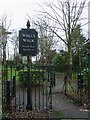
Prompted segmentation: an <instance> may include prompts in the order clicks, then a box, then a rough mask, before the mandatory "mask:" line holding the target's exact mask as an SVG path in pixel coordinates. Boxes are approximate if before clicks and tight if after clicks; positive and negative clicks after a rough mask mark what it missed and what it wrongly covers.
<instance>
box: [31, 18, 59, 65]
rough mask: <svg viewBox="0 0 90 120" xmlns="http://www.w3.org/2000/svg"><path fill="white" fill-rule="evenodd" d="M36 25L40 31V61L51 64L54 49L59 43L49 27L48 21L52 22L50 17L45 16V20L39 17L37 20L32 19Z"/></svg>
mask: <svg viewBox="0 0 90 120" xmlns="http://www.w3.org/2000/svg"><path fill="white" fill-rule="evenodd" d="M32 22H33V24H34V26H36V29H37V30H38V33H39V53H40V62H41V63H42V64H43V63H47V64H50V62H51V60H52V57H53V55H54V54H53V55H52V54H51V53H53V52H52V51H53V50H54V49H55V48H54V47H55V46H56V44H57V42H58V41H57V40H55V38H54V37H55V35H54V33H53V32H52V31H51V30H49V29H48V26H47V23H49V22H50V20H49V19H47V18H46V16H44V18H43V20H40V19H39V18H38V19H37V21H35V20H32Z"/></svg>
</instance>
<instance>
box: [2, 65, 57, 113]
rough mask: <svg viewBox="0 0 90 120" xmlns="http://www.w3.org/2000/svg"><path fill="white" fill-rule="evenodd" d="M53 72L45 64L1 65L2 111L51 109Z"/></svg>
mask: <svg viewBox="0 0 90 120" xmlns="http://www.w3.org/2000/svg"><path fill="white" fill-rule="evenodd" d="M54 74H55V73H54V72H53V71H52V68H51V66H47V65H42V66H41V65H31V66H27V65H20V66H17V67H15V66H14V65H13V64H12V63H10V64H7V65H5V66H2V112H3V113H4V112H5V113H8V111H10V112H13V111H18V112H20V111H27V110H32V109H35V110H49V109H52V86H53V81H54V80H55V75H54Z"/></svg>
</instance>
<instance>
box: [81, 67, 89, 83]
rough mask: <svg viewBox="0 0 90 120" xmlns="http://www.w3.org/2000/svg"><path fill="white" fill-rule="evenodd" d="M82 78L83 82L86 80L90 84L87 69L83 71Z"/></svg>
mask: <svg viewBox="0 0 90 120" xmlns="http://www.w3.org/2000/svg"><path fill="white" fill-rule="evenodd" d="M82 73H83V76H84V80H86V81H87V82H89V83H90V69H89V68H85V69H84V70H83V71H82Z"/></svg>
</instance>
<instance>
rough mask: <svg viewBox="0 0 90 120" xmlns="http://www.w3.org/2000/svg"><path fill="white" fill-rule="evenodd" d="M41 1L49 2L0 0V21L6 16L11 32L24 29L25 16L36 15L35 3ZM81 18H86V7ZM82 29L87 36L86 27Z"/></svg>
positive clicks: (26, 17) (26, 18) (36, 6)
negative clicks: (9, 22)
mask: <svg viewBox="0 0 90 120" xmlns="http://www.w3.org/2000/svg"><path fill="white" fill-rule="evenodd" d="M43 1H51V0H0V19H1V17H2V16H3V14H5V15H7V18H8V21H10V20H11V27H10V28H11V30H12V29H16V30H20V29H21V28H26V22H27V20H28V16H27V15H29V16H33V15H34V14H36V11H35V10H39V8H38V5H37V4H36V3H37V2H38V3H41V2H43ZM54 1H55V0H54ZM61 1H65V0H61ZM78 1H80V0H78ZM89 1H90V0H87V3H88V2H89ZM86 6H87V4H86ZM83 16H85V17H88V8H87V7H85V8H84V12H83ZM85 22H86V21H85ZM83 28H84V31H85V34H86V35H87V30H88V29H87V28H88V26H87V25H86V26H84V27H83ZM11 51H12V49H11ZM10 53H12V52H10Z"/></svg>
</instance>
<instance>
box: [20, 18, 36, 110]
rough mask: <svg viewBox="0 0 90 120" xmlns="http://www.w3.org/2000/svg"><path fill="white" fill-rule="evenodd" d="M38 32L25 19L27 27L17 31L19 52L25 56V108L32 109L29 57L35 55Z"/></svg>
mask: <svg viewBox="0 0 90 120" xmlns="http://www.w3.org/2000/svg"><path fill="white" fill-rule="evenodd" d="M37 40H38V33H37V31H36V30H35V29H30V22H29V20H28V21H27V29H21V30H20V31H19V53H20V54H21V55H22V56H27V65H28V68H27V83H28V84H27V85H28V86H27V106H26V109H27V110H32V85H31V84H32V80H31V79H30V57H32V56H35V55H37V49H38V47H37V46H38V41H37Z"/></svg>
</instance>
